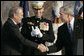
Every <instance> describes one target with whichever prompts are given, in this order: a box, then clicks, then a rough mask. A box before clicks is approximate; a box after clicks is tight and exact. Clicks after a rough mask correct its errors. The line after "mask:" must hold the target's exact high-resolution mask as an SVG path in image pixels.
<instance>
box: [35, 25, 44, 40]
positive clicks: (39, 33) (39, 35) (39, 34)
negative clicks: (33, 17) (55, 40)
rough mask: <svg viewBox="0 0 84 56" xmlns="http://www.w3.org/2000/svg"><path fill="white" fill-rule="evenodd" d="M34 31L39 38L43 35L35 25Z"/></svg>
mask: <svg viewBox="0 0 84 56" xmlns="http://www.w3.org/2000/svg"><path fill="white" fill-rule="evenodd" d="M35 31H36V32H37V37H38V38H41V37H42V36H43V34H42V33H41V31H40V29H39V28H38V27H37V26H36V29H35Z"/></svg>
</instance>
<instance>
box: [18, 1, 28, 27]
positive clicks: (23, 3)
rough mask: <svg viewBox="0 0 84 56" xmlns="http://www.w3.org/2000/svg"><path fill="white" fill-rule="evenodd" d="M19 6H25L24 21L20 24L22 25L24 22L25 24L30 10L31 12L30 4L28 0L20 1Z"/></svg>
mask: <svg viewBox="0 0 84 56" xmlns="http://www.w3.org/2000/svg"><path fill="white" fill-rule="evenodd" d="M19 6H20V7H22V8H23V19H22V22H21V23H20V24H19V27H21V26H22V24H23V21H24V19H25V18H26V17H28V12H29V4H28V1H20V4H19Z"/></svg>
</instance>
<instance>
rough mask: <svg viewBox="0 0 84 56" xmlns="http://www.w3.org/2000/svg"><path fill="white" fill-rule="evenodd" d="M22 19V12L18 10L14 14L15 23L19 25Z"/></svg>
mask: <svg viewBox="0 0 84 56" xmlns="http://www.w3.org/2000/svg"><path fill="white" fill-rule="evenodd" d="M22 18H23V10H22V9H18V12H17V13H15V19H16V22H17V23H21V20H22Z"/></svg>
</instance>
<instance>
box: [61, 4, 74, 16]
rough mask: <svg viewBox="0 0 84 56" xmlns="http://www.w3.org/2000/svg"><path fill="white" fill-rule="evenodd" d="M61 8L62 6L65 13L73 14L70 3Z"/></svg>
mask: <svg viewBox="0 0 84 56" xmlns="http://www.w3.org/2000/svg"><path fill="white" fill-rule="evenodd" d="M61 8H63V12H64V13H65V14H69V15H71V16H74V10H73V6H72V5H65V6H63V7H61Z"/></svg>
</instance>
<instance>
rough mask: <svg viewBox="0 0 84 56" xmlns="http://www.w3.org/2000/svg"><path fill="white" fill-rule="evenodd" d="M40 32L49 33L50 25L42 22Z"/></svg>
mask: <svg viewBox="0 0 84 56" xmlns="http://www.w3.org/2000/svg"><path fill="white" fill-rule="evenodd" d="M40 30H44V31H48V30H49V24H48V23H46V22H40Z"/></svg>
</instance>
